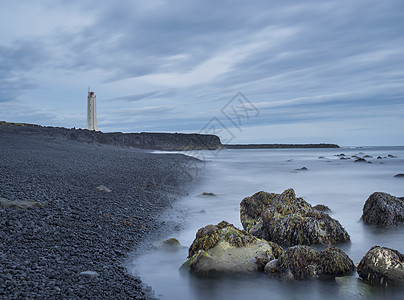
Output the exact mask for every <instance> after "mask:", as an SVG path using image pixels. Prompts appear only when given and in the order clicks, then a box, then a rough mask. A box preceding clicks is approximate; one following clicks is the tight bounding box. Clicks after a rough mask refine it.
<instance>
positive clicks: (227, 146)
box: [223, 144, 339, 149]
mask: <svg viewBox="0 0 404 300" xmlns="http://www.w3.org/2000/svg"><path fill="white" fill-rule="evenodd" d="M223 147H224V148H225V149H289V148H339V146H338V145H335V144H234V145H230V144H225V145H223Z"/></svg>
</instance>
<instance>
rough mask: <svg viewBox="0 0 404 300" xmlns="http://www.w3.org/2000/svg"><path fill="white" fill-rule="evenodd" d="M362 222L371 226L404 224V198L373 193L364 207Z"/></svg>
mask: <svg viewBox="0 0 404 300" xmlns="http://www.w3.org/2000/svg"><path fill="white" fill-rule="evenodd" d="M362 220H363V222H364V223H365V224H369V225H382V226H390V225H401V224H404V197H395V196H392V195H390V194H387V193H382V192H376V193H373V194H372V195H370V196H369V198H368V199H367V200H366V202H365V205H364V206H363V214H362Z"/></svg>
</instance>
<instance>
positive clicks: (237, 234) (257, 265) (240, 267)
mask: <svg viewBox="0 0 404 300" xmlns="http://www.w3.org/2000/svg"><path fill="white" fill-rule="evenodd" d="M282 253H283V249H282V247H280V246H279V245H277V244H276V243H273V242H267V241H265V240H261V239H258V238H256V237H254V236H252V235H250V234H247V233H246V232H245V231H242V230H239V229H237V228H236V227H234V225H232V224H229V223H227V222H225V221H222V222H220V223H219V224H217V225H207V226H205V227H203V228H201V229H199V230H198V232H197V233H196V238H195V240H194V242H193V243H192V245H191V246H190V247H189V255H188V260H187V261H186V262H185V263H184V264H183V265H182V268H186V269H188V270H189V271H191V272H195V273H215V272H219V273H251V272H258V271H263V270H264V267H265V265H266V264H267V263H268V262H269V261H271V260H273V259H275V258H277V257H279V255H280V254H282Z"/></svg>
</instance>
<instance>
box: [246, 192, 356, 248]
mask: <svg viewBox="0 0 404 300" xmlns="http://www.w3.org/2000/svg"><path fill="white" fill-rule="evenodd" d="M240 219H241V223H242V225H243V228H244V230H245V231H247V232H248V233H250V234H252V235H254V236H256V237H258V238H262V239H265V240H268V241H273V242H276V243H279V244H282V245H286V246H293V245H312V244H326V245H329V244H338V243H345V242H349V241H350V237H349V234H348V233H347V232H346V231H345V229H344V228H343V227H342V225H341V224H340V223H339V222H338V221H337V220H335V219H333V218H331V217H330V216H329V215H328V214H326V213H324V212H320V211H317V210H315V209H313V207H312V206H311V205H310V204H309V203H308V202H306V201H305V200H304V199H303V198H297V197H296V194H295V192H294V190H293V189H288V190H285V191H284V192H283V193H282V194H275V193H267V192H263V191H261V192H258V193H255V194H254V195H252V196H251V197H246V198H244V199H243V201H241V203H240Z"/></svg>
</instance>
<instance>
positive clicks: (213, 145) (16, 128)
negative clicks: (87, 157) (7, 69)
mask: <svg viewBox="0 0 404 300" xmlns="http://www.w3.org/2000/svg"><path fill="white" fill-rule="evenodd" d="M1 131H5V132H12V133H16V134H23V135H35V136H43V137H46V138H47V139H49V140H56V139H61V138H64V139H70V140H75V141H78V142H85V143H100V144H106V145H113V146H123V147H133V148H137V149H153V150H166V151H171V150H175V151H187V150H188V151H189V150H214V149H218V148H221V147H222V144H221V143H220V139H219V137H217V136H215V135H210V134H197V133H189V134H186V133H159V132H140V133H122V132H101V131H90V130H86V129H76V128H70V129H69V128H63V127H44V126H39V125H34V124H24V123H7V122H4V121H0V132H1Z"/></svg>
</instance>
